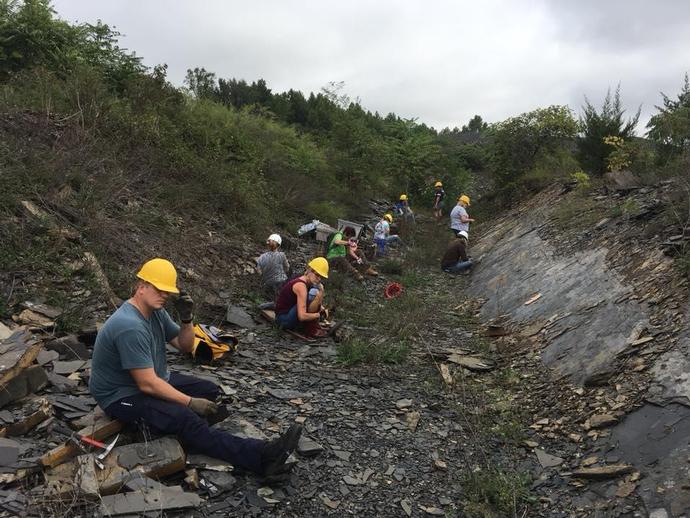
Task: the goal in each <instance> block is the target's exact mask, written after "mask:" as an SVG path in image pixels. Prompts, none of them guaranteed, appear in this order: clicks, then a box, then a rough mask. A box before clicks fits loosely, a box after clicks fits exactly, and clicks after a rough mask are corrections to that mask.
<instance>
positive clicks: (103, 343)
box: [89, 302, 180, 410]
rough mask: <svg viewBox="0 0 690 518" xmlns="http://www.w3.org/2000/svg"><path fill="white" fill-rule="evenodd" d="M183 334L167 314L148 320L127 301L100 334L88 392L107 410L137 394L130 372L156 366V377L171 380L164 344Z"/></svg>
mask: <svg viewBox="0 0 690 518" xmlns="http://www.w3.org/2000/svg"><path fill="white" fill-rule="evenodd" d="M179 333H180V326H178V325H177V324H176V323H175V322H173V320H172V318H170V315H168V312H167V311H165V310H164V309H157V310H155V311H154V312H153V313H152V314H151V318H149V319H148V320H147V319H145V318H144V316H143V315H142V314H141V313H140V312H139V310H138V309H137V308H136V307H134V306H133V305H132V304H130V303H129V302H125V303H124V304H122V306H120V307H119V308H118V309H117V311H115V313H113V314H112V315H111V316H110V318H108V320H106V321H105V324H103V327H102V328H101V330H100V331H98V335H97V336H96V344H95V345H94V348H93V358H92V359H91V379H90V380H89V390H90V391H91V395H92V396H93V397H94V399H95V400H96V401H97V402H98V406H100V407H101V408H102V409H104V410H105V409H106V408H107V407H108V406H109V405H111V404H113V403H114V402H116V401H118V400H120V399H122V398H124V397H128V396H133V395H135V394H138V393H139V392H140V391H139V388H138V387H137V384H136V383H135V382H134V378H132V375H131V374H130V373H129V369H145V368H148V367H153V369H154V371H155V372H156V375H157V376H158V377H159V378H161V379H164V380H166V381H167V380H168V378H169V377H170V374H169V373H168V366H167V362H166V358H165V344H166V343H167V342H169V341H170V340H172V339H173V338H175V337H176V336H177V335H178V334H179Z"/></svg>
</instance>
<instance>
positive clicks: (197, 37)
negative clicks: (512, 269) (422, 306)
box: [53, 0, 690, 129]
mask: <svg viewBox="0 0 690 518" xmlns="http://www.w3.org/2000/svg"><path fill="white" fill-rule="evenodd" d="M53 6H54V8H55V9H56V11H57V12H58V15H59V16H60V17H61V18H63V19H66V20H69V21H80V22H95V21H96V20H98V19H100V20H102V21H103V22H105V23H107V24H109V25H111V26H115V27H116V28H117V30H119V31H120V32H121V33H122V34H123V37H122V40H121V41H122V45H123V46H124V47H126V48H128V49H130V50H133V51H136V53H137V55H139V56H141V57H143V59H144V63H145V64H147V65H151V66H152V65H155V64H159V63H167V64H168V66H169V69H168V70H169V72H168V77H169V79H170V80H171V81H172V82H173V83H175V84H178V85H181V84H182V81H183V79H184V75H185V72H186V70H187V69H188V68H194V67H205V68H206V69H207V70H209V71H212V72H215V73H216V74H217V75H218V76H219V77H224V78H233V77H234V78H238V79H246V80H247V81H249V82H251V81H254V80H256V79H259V78H263V79H265V80H266V81H267V83H268V86H269V87H270V88H271V89H272V90H273V91H274V92H281V91H285V90H288V89H290V88H294V89H298V90H302V91H303V92H305V93H309V92H311V91H315V92H317V91H319V90H320V88H321V87H323V86H324V85H326V84H327V83H328V82H329V81H344V82H345V88H344V92H345V93H347V94H348V95H350V96H351V97H353V98H359V99H360V100H361V103H362V105H363V106H364V107H365V108H367V109H369V110H371V111H378V112H379V113H381V114H382V115H385V114H387V113H389V112H394V113H396V114H397V115H399V116H401V117H405V118H417V119H418V120H419V122H424V123H427V124H429V125H432V126H434V127H436V128H437V129H441V128H443V127H446V126H448V127H453V126H462V125H463V124H465V123H466V122H467V121H468V120H469V119H470V118H471V117H472V116H473V115H474V114H479V115H481V116H482V117H483V118H484V120H486V121H488V122H497V121H500V120H503V119H505V118H507V117H511V116H514V115H518V114H520V113H522V112H525V111H529V110H533V109H535V108H538V107H545V106H548V105H551V104H567V105H569V106H570V107H571V108H572V109H573V110H574V111H575V113H576V114H578V113H579V112H580V108H581V106H582V104H583V101H584V96H585V95H586V96H587V97H588V98H589V99H590V100H591V101H592V102H593V103H594V104H595V105H597V106H599V105H600V104H601V102H602V100H603V98H604V95H605V93H606V90H607V88H609V87H611V88H612V89H615V88H616V85H617V84H618V83H620V85H621V98H622V101H623V103H624V105H625V106H626V108H627V110H628V114H630V115H632V114H634V113H635V112H636V111H637V108H638V106H640V105H641V106H642V118H641V122H642V123H643V124H644V123H646V121H647V119H648V118H649V115H650V114H652V113H654V112H655V111H656V110H655V108H654V105H656V104H660V103H661V95H660V94H659V92H660V91H663V92H664V93H666V94H669V95H671V96H675V95H676V94H677V93H679V92H680V89H681V87H682V84H683V76H684V74H685V73H686V71H689V70H690V0H657V1H654V2H653V1H652V0H615V1H610V0H550V1H549V0H533V1H528V0H521V1H518V0H513V1H510V0H481V1H472V2H470V1H464V0H440V1H439V0H426V1H421V0H369V1H364V0H348V1H340V2H335V1H329V0H312V1H307V0H254V1H247V0H244V1H242V2H238V1H232V0H196V1H191V0H107V1H106V0H56V1H54V3H53ZM641 125H642V124H641Z"/></svg>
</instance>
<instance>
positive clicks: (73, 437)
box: [57, 427, 120, 469]
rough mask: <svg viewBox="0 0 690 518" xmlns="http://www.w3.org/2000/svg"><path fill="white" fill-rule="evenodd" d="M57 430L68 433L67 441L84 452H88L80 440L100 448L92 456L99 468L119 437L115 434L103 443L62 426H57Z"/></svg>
mask: <svg viewBox="0 0 690 518" xmlns="http://www.w3.org/2000/svg"><path fill="white" fill-rule="evenodd" d="M57 431H58V432H61V433H63V434H65V435H69V439H68V440H69V441H71V442H72V443H73V444H75V445H76V446H77V448H79V450H81V451H82V452H84V453H89V452H88V451H87V450H86V448H85V447H84V446H83V445H82V444H81V443H82V442H83V443H84V444H88V445H89V446H95V447H96V448H101V450H102V451H101V452H100V453H99V454H97V455H95V456H94V462H95V464H96V466H98V468H99V469H103V468H104V466H103V462H102V461H103V460H104V459H105V458H106V457H107V456H108V454H109V453H110V452H111V451H112V449H113V448H114V447H115V444H116V443H117V440H118V439H119V438H120V434H117V435H116V436H115V438H114V439H113V440H112V441H110V442H109V443H108V444H105V443H103V442H101V441H97V440H96V439H94V438H93V437H88V436H86V435H80V434H78V433H76V432H71V431H70V430H68V429H66V428H64V427H59V428H57Z"/></svg>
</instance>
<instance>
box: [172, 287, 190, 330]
mask: <svg viewBox="0 0 690 518" xmlns="http://www.w3.org/2000/svg"><path fill="white" fill-rule="evenodd" d="M175 309H176V310H177V314H178V315H179V316H180V321H181V322H182V323H183V324H190V323H191V322H192V320H193V319H194V301H193V300H192V297H191V295H190V294H189V293H187V292H186V291H181V292H180V295H179V297H177V300H175Z"/></svg>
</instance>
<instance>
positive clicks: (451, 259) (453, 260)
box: [441, 230, 473, 274]
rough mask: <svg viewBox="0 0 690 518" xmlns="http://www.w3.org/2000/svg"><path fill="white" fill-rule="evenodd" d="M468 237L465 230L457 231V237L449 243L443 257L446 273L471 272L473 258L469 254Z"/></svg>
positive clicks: (442, 267)
mask: <svg viewBox="0 0 690 518" xmlns="http://www.w3.org/2000/svg"><path fill="white" fill-rule="evenodd" d="M467 238H468V234H467V232H466V231H465V230H461V231H459V232H458V233H457V237H456V238H455V239H453V240H452V241H451V242H450V243H448V247H447V248H446V253H444V254H443V258H442V259H441V269H442V270H443V271H444V272H446V273H454V274H457V273H469V271H470V268H472V265H473V263H472V259H470V258H469V256H468V255H467Z"/></svg>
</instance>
